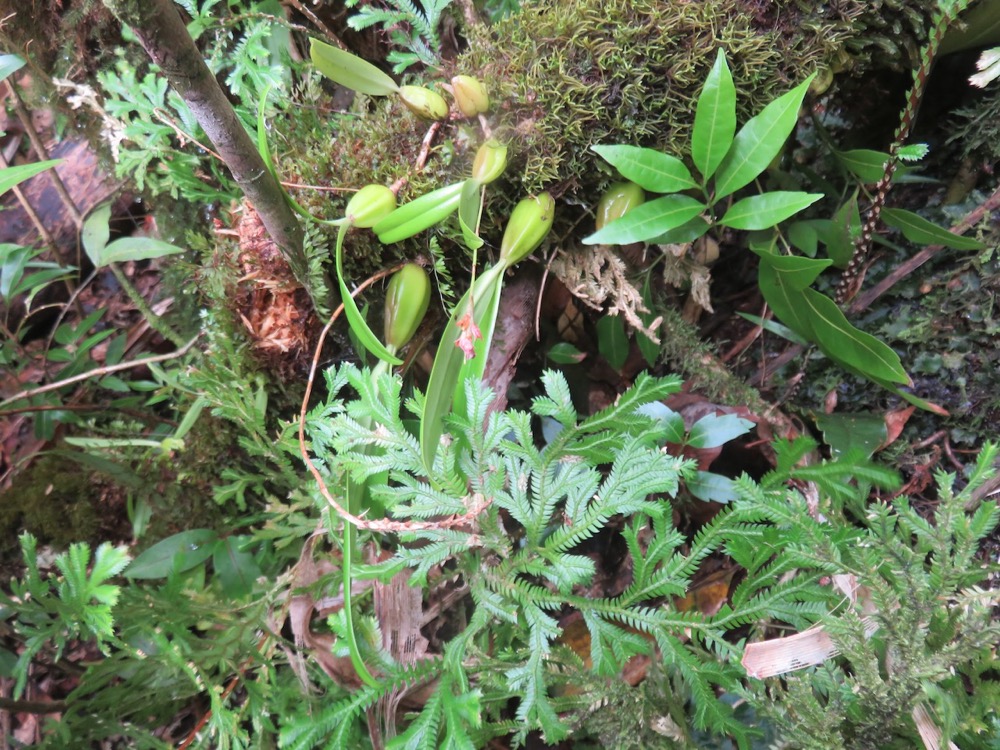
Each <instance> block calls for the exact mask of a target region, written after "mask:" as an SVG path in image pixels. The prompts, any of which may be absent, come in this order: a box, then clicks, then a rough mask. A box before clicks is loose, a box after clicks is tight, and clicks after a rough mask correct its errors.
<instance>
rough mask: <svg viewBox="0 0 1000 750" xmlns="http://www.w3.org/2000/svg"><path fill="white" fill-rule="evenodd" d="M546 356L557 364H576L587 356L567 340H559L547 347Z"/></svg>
mask: <svg viewBox="0 0 1000 750" xmlns="http://www.w3.org/2000/svg"><path fill="white" fill-rule="evenodd" d="M546 356H547V357H548V358H549V359H551V360H552V361H553V362H555V363H556V364H557V365H576V364H579V363H580V362H583V360H584V359H586V358H587V355H586V353H584V352H581V351H580V350H579V349H577V348H576V347H575V346H573V345H572V344H570V343H569V342H568V341H560V342H559V343H558V344H556V345H555V346H553V347H552V348H551V349H549V351H548V354H547V355H546Z"/></svg>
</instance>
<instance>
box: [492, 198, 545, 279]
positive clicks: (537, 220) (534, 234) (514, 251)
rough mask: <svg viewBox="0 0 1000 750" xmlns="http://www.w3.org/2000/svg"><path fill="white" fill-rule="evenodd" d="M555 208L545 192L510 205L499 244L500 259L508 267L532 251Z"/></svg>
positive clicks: (542, 237) (539, 241) (543, 232)
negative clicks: (509, 212)
mask: <svg viewBox="0 0 1000 750" xmlns="http://www.w3.org/2000/svg"><path fill="white" fill-rule="evenodd" d="M555 211H556V202H555V201H554V200H553V199H552V196H551V195H549V194H548V193H542V194H541V195H532V196H529V197H527V198H525V199H524V200H522V201H521V202H520V203H518V204H517V205H516V206H514V210H513V211H512V212H511V214H510V221H508V222H507V229H506V231H505V232H504V233H503V240H502V242H501V243H500V262H501V263H503V264H505V265H506V266H507V267H508V268H509V267H510V266H513V265H514V264H515V263H517V262H518V261H520V260H523V259H524V258H525V257H527V256H528V255H530V254H531V253H532V252H534V250H535V248H537V247H538V246H539V245H541V244H542V240H544V239H545V235H547V234H548V233H549V230H550V229H552V220H553V219H554V218H555Z"/></svg>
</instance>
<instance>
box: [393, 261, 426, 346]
mask: <svg viewBox="0 0 1000 750" xmlns="http://www.w3.org/2000/svg"><path fill="white" fill-rule="evenodd" d="M430 301H431V282H430V279H429V278H428V277H427V272H426V271H425V270H424V269H423V268H421V267H420V266H418V265H417V264H416V263H407V264H406V265H405V266H403V267H402V268H401V269H399V270H398V271H396V273H395V274H393V276H392V278H391V279H390V280H389V288H388V289H387V290H386V295H385V343H386V346H388V347H389V348H390V349H392V350H394V351H399V350H400V349H402V348H403V347H404V346H406V344H407V343H408V342H409V340H410V339H411V338H413V334H414V333H415V332H416V330H417V327H418V326H419V325H420V322H421V321H422V320H423V319H424V315H425V314H426V312H427V305H428V304H430Z"/></svg>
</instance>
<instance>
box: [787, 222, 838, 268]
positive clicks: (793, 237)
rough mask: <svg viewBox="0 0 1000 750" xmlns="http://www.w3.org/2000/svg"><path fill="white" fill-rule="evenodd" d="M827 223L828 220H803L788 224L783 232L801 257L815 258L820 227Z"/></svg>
mask: <svg viewBox="0 0 1000 750" xmlns="http://www.w3.org/2000/svg"><path fill="white" fill-rule="evenodd" d="M829 221H830V220H829V219H803V220H801V221H796V222H794V223H792V224H789V225H788V228H787V229H786V230H785V231H786V234H787V235H788V242H789V243H790V244H791V246H792V247H794V248H795V249H796V250H798V251H799V252H800V253H802V254H803V255H808V256H809V257H810V258H815V257H816V251H817V250H818V249H819V233H820V226H821V225H822V223H824V222H825V223H829Z"/></svg>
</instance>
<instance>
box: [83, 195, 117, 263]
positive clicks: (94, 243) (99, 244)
mask: <svg viewBox="0 0 1000 750" xmlns="http://www.w3.org/2000/svg"><path fill="white" fill-rule="evenodd" d="M109 239H111V202H110V201H108V202H107V203H102V204H100V205H99V206H97V207H96V208H95V209H94V210H93V211H91V212H90V213H89V214H88V215H87V218H86V219H84V221H83V227H82V228H81V229H80V242H81V243H82V244H83V249H84V252H86V253H87V256H88V257H89V258H90V260H91V261H92V262H93V264H94V265H95V266H96V265H98V263H97V261H96V260H95V258H99V257H101V254H102V253H103V252H104V248H106V247H107V246H108V240H109Z"/></svg>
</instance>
